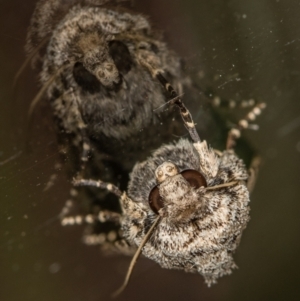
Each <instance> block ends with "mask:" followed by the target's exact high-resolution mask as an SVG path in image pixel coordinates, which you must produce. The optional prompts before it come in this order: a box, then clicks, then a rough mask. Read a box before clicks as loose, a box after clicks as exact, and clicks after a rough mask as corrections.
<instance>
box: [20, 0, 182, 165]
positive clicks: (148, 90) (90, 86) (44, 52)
mask: <svg viewBox="0 0 300 301" xmlns="http://www.w3.org/2000/svg"><path fill="white" fill-rule="evenodd" d="M128 3H129V1H113V0H110V1H108V0H81V1H80V0H76V1H75V0H71V1H63V0H50V1H49V0H47V1H45V0H41V1H39V2H38V3H37V6H36V9H35V11H34V14H33V17H32V19H31V25H30V27H29V30H28V36H27V44H26V50H27V53H28V58H29V59H31V60H32V62H33V65H34V66H36V67H37V68H40V70H41V71H40V74H39V77H40V82H41V85H42V88H41V90H40V92H39V93H38V95H37V97H36V98H35V99H34V100H33V102H32V105H31V108H30V114H31V113H32V111H33V109H34V107H35V106H36V104H37V102H38V101H39V99H40V98H41V96H42V95H43V94H46V97H47V99H48V101H49V102H50V104H51V107H52V111H53V115H54V118H55V121H56V124H57V127H58V132H59V133H60V134H61V137H60V138H59V140H60V143H61V144H64V143H63V141H65V140H67V139H69V140H70V143H69V144H68V146H69V147H71V148H72V147H73V148H74V149H76V151H78V152H81V153H80V154H79V155H77V154H76V157H79V158H81V159H82V160H83V161H88V157H89V156H90V157H91V156H93V151H92V149H95V152H96V153H97V152H101V153H105V154H106V155H107V154H109V155H112V154H113V155H114V154H116V151H115V150H116V149H118V150H119V149H120V148H121V149H126V147H127V146H128V145H130V146H132V144H133V143H130V141H131V140H132V141H136V140H137V139H140V138H141V136H143V135H145V136H146V135H147V136H148V139H143V141H147V140H148V141H149V140H150V138H149V136H150V135H152V134H153V133H155V131H154V127H156V128H158V127H159V126H160V123H161V119H160V117H159V114H158V112H157V109H158V108H159V107H161V106H163V105H164V104H165V102H166V100H167V98H166V92H165V90H164V89H163V87H161V85H160V83H159V81H158V80H157V79H156V78H155V75H154V74H153V73H152V70H154V69H155V70H160V71H161V73H163V74H164V76H165V77H166V78H167V79H168V81H170V82H171V83H172V84H173V85H175V86H176V87H177V89H179V91H181V90H182V86H183V84H184V81H185V80H184V76H183V72H182V61H181V59H180V58H179V57H178V56H177V55H176V54H175V52H174V51H172V50H170V49H169V48H168V46H167V44H166V43H165V42H164V40H163V39H162V36H161V35H160V34H158V33H157V32H155V30H153V29H152V27H151V24H150V22H149V21H148V19H147V17H145V16H143V15H141V14H139V13H136V12H134V11H133V10H129V9H128V8H127V7H126V4H128ZM127 6H128V5H127ZM180 93H181V92H180ZM165 119H166V117H165V116H164V118H163V120H165ZM165 128H166V129H168V128H169V127H165ZM156 132H157V131H156ZM63 135H64V136H63ZM162 135H163V134H162ZM152 136H153V137H156V136H157V135H152ZM167 136H168V135H165V138H166V137H167ZM130 139H131V140H130ZM166 139H167V138H166ZM156 140H158V141H156ZM156 140H155V138H153V139H152V140H151V141H149V142H146V144H145V145H142V147H144V148H147V145H148V144H147V143H149V145H152V146H153V145H155V144H156V146H158V145H159V144H160V141H161V139H160V138H159V139H156ZM134 151H135V150H134ZM126 152H127V153H129V152H132V150H130V151H127V150H126ZM137 152H138V151H137ZM137 152H136V153H137ZM136 153H135V154H136ZM132 160H134V159H132ZM132 165H133V164H131V166H130V169H131V168H132ZM76 169H77V167H76V168H74V170H76Z"/></svg>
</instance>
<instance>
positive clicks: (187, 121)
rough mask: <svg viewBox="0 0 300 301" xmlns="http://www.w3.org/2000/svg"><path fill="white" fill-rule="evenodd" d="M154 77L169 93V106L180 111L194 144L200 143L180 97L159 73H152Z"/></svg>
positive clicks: (190, 117)
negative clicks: (175, 107)
mask: <svg viewBox="0 0 300 301" xmlns="http://www.w3.org/2000/svg"><path fill="white" fill-rule="evenodd" d="M154 74H155V77H156V78H157V80H158V81H159V82H160V83H161V84H162V85H163V86H164V87H165V89H166V90H167V91H168V92H169V94H170V95H171V97H172V99H171V104H175V105H176V106H177V107H178V108H179V111H180V115H181V117H182V120H183V122H184V125H185V127H186V129H187V130H188V131H189V133H190V136H191V138H192V139H193V141H194V142H200V137H199V135H198V132H197V130H196V127H195V123H194V121H193V118H192V115H191V113H190V111H189V110H188V109H187V108H186V106H185V105H184V103H183V102H182V100H181V97H180V96H179V95H178V93H177V92H176V91H175V90H174V88H173V87H172V85H171V84H170V83H169V82H168V81H167V80H166V78H165V77H164V76H163V75H162V73H161V72H159V71H158V72H154Z"/></svg>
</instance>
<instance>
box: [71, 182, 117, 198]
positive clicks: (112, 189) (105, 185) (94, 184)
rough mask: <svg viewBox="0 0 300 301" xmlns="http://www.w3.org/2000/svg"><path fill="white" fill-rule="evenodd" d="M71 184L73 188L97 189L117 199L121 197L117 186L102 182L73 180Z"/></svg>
mask: <svg viewBox="0 0 300 301" xmlns="http://www.w3.org/2000/svg"><path fill="white" fill-rule="evenodd" d="M73 184H74V185H75V186H91V187H99V188H102V189H105V190H107V191H109V192H111V193H113V194H114V195H116V196H117V197H121V195H122V192H121V190H120V189H119V188H118V187H117V186H115V185H114V184H111V183H106V182H103V181H101V180H98V181H95V180H86V179H75V180H74V181H73Z"/></svg>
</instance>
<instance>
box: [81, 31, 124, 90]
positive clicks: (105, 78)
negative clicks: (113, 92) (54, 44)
mask: <svg viewBox="0 0 300 301" xmlns="http://www.w3.org/2000/svg"><path fill="white" fill-rule="evenodd" d="M109 39H110V38H109V37H105V36H103V35H100V34H99V33H97V32H91V33H86V32H85V33H84V34H82V35H80V37H79V38H78V41H77V43H76V47H77V52H78V53H79V56H80V61H81V63H82V65H83V67H84V68H85V69H86V70H87V71H88V72H89V73H90V74H92V75H93V76H94V77H95V78H96V79H97V80H98V81H99V82H100V83H101V85H102V86H104V87H106V88H114V87H115V86H118V85H119V84H120V83H121V81H122V77H121V75H120V72H119V70H118V68H117V65H116V63H115V61H114V59H113V57H112V56H111V49H110V43H111V41H110V40H109Z"/></svg>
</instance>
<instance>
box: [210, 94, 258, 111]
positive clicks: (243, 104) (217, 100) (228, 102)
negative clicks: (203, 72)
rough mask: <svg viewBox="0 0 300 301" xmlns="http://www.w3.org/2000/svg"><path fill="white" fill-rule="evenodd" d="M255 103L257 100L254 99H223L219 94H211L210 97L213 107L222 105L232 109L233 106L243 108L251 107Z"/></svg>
mask: <svg viewBox="0 0 300 301" xmlns="http://www.w3.org/2000/svg"><path fill="white" fill-rule="evenodd" d="M210 98H211V97H210ZM256 103H257V102H256V101H255V100H254V99H248V100H242V101H235V100H233V99H224V98H221V97H219V96H212V98H211V104H212V105H213V106H214V107H224V108H229V109H234V108H241V109H245V108H249V107H253V106H254V105H256Z"/></svg>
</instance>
